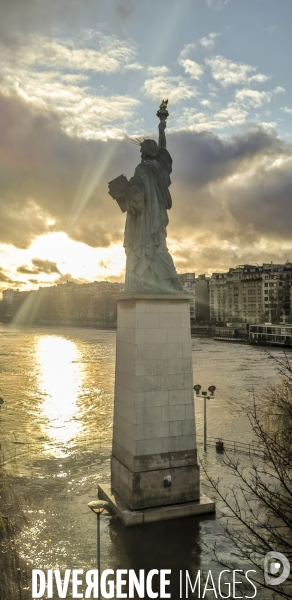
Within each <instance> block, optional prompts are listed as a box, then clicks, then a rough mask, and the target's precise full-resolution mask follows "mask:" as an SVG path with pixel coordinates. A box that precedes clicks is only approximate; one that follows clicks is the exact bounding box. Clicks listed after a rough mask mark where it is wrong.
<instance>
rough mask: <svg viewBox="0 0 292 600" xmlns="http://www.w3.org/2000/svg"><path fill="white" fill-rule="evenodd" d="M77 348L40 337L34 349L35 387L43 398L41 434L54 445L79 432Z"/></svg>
mask: <svg viewBox="0 0 292 600" xmlns="http://www.w3.org/2000/svg"><path fill="white" fill-rule="evenodd" d="M78 359H79V352H78V349H77V346H76V344H74V342H72V341H70V340H66V339H64V338H62V337H59V336H42V337H41V338H40V339H39V340H38V343H37V346H36V361H37V363H38V364H39V367H40V369H39V376H38V386H39V391H40V393H41V394H42V396H43V405H42V410H43V416H44V417H45V418H46V419H47V420H48V427H47V429H46V431H45V432H44V433H45V434H46V435H49V437H50V438H51V439H52V441H56V442H69V441H70V440H72V439H73V438H75V437H76V435H77V434H78V433H80V431H81V424H80V422H79V421H78V393H79V390H80V388H81V385H82V381H83V372H82V367H81V366H80V363H79V362H78Z"/></svg>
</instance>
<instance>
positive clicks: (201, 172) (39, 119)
mask: <svg viewBox="0 0 292 600" xmlns="http://www.w3.org/2000/svg"><path fill="white" fill-rule="evenodd" d="M0 11H1V13H0V14H1V21H0V64H1V70H0V289H6V288H8V287H15V288H17V287H18V288H20V289H33V288H37V287H38V286H43V285H51V284H53V283H58V282H59V283H60V282H63V281H66V280H67V279H69V280H70V279H71V280H75V281H80V282H82V281H93V280H102V279H109V280H112V281H122V280H123V276H124V264H125V257H124V251H123V248H122V243H123V228H124V220H125V216H124V215H122V213H121V212H120V211H119V208H118V206H117V204H116V202H115V201H114V200H112V198H111V197H110V196H109V195H108V193H107V182H108V181H110V180H111V179H114V178H115V177H117V176H118V175H119V174H121V173H124V174H125V175H126V176H127V177H131V175H132V174H133V171H134V168H135V166H136V165H137V164H138V162H139V160H140V154H139V148H138V147H137V146H135V145H133V144H131V143H130V141H129V139H128V137H129V136H144V137H153V138H156V136H157V125H158V119H157V117H156V111H157V108H158V106H159V104H160V102H161V100H162V99H163V98H165V97H167V98H168V99H169V113H170V116H169V119H168V126H167V145H168V149H169V151H170V153H171V155H172V157H173V161H174V164H173V173H172V186H171V194H172V198H173V208H172V210H171V211H170V214H169V217H170V224H169V227H168V246H169V249H170V251H171V253H172V255H173V257H174V260H175V264H176V266H177V270H178V271H179V272H186V271H195V272H196V273H197V274H200V273H208V274H210V273H211V272H213V271H224V270H227V269H228V268H229V267H232V266H236V265H237V264H242V263H259V264H260V263H262V262H270V261H271V260H273V261H275V262H286V261H287V260H292V235H291V231H292V208H291V203H292V135H291V127H292V94H291V92H292V58H291V57H292V47H291V46H292V43H291V22H292V2H291V0H277V2H275V0H180V1H177V0H169V1H168V2H165V1H162V0H147V2H146V1H145V0H50V1H49V2H48V0H25V2H24V1H23V0H0Z"/></svg>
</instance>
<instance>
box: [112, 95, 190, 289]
mask: <svg viewBox="0 0 292 600" xmlns="http://www.w3.org/2000/svg"><path fill="white" fill-rule="evenodd" d="M167 102H168V101H163V102H162V103H161V105H160V107H159V110H158V111H157V116H158V117H159V118H160V123H159V126H158V128H159V140H158V144H157V142H156V141H155V140H149V139H146V140H145V139H144V141H141V142H140V141H139V140H137V144H139V145H140V152H141V162H140V164H139V165H138V166H137V167H136V169H135V173H134V176H133V177H132V178H131V179H130V181H128V180H127V179H126V177H124V176H123V175H121V176H120V177H118V178H117V179H114V180H113V181H111V182H110V183H109V193H110V195H111V196H112V197H113V198H114V199H115V200H117V202H118V203H119V205H120V208H121V210H122V211H123V212H127V220H126V227H125V239H124V248H125V251H126V256H127V263H126V280H125V292H128V293H148V294H149V293H150V294H174V293H182V286H181V283H180V281H179V278H178V276H177V273H176V270H175V266H174V264H173V260H172V258H171V255H170V254H169V252H168V249H167V246H166V235H167V234H166V227H167V225H168V214H167V211H168V210H169V209H170V208H171V206H172V200H171V195H170V192H169V186H170V184H171V180H170V173H171V171H172V159H171V156H170V154H169V152H168V150H167V149H166V138H165V128H166V118H167V116H168V114H169V113H168V111H167V109H166V106H167Z"/></svg>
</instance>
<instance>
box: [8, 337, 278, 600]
mask: <svg viewBox="0 0 292 600" xmlns="http://www.w3.org/2000/svg"><path fill="white" fill-rule="evenodd" d="M192 349H193V365H194V383H200V384H201V385H202V388H203V389H207V387H208V386H209V385H211V384H213V385H216V388H217V390H216V395H215V398H214V400H212V401H211V400H210V401H209V402H208V434H209V435H210V436H213V437H222V438H223V439H231V440H237V441H244V442H251V441H253V434H252V431H251V428H250V426H249V423H248V420H247V418H246V416H245V413H244V409H245V408H246V407H248V406H249V405H250V404H251V402H252V394H253V392H254V394H255V396H256V397H260V395H261V393H262V391H263V390H264V389H265V387H266V386H267V385H268V384H272V383H275V382H276V381H277V378H278V375H277V373H276V370H275V364H274V362H273V361H272V360H271V358H270V357H269V356H268V355H267V353H266V352H265V350H264V349H262V348H254V347H251V346H248V345H243V344H236V345H233V344H228V343H222V342H215V341H213V340H212V339H210V338H197V339H193V341H192ZM279 353H281V351H280V350H276V351H274V350H273V354H279ZM114 365H115V332H113V331H104V330H103V331H99V330H93V329H61V328H34V329H32V328H23V329H17V328H10V327H4V326H3V327H2V328H1V327H0V377H1V379H0V395H1V396H2V397H3V398H4V400H5V405H4V406H3V408H2V411H1V417H0V437H1V444H2V450H4V454H5V455H6V457H8V456H9V457H11V461H10V462H9V465H8V468H9V469H10V472H11V473H12V474H13V478H14V484H15V486H16V489H18V490H19V491H20V492H21V494H22V495H23V498H24V500H23V505H24V508H25V512H26V515H27V517H28V526H27V527H26V528H25V529H24V530H23V532H22V534H21V536H20V540H19V544H20V548H21V553H22V555H23V556H24V557H25V559H26V560H27V562H28V563H29V564H31V565H32V566H33V567H34V568H41V569H47V568H59V569H65V568H81V569H82V568H83V569H84V570H88V569H90V568H94V567H95V561H96V540H95V522H94V515H93V514H92V513H91V512H90V511H89V509H88V508H87V503H88V502H89V501H90V500H92V499H94V498H95V497H96V488H97V483H101V482H109V478H110V439H111V429H112V411H113V389H114ZM259 401H260V400H259ZM196 421H197V433H198V441H199V448H201V441H202V435H203V404H202V401H201V400H200V399H197V400H196ZM28 443H29V446H28ZM14 455H16V457H17V460H16V461H15V460H13V456H14ZM246 460H248V459H246ZM207 465H208V468H209V470H210V472H211V473H212V474H214V473H216V474H219V473H222V474H223V473H224V470H222V465H221V458H220V456H219V455H216V454H215V451H214V446H213V445H212V446H210V447H209V448H208V454H207ZM220 468H221V471H220ZM224 476H225V475H224ZM202 479H203V480H204V477H203V476H202ZM203 484H204V481H203ZM228 484H229V481H228V478H227V479H226V486H228ZM101 539H102V569H105V568H112V569H114V570H115V569H117V568H134V569H135V570H137V569H139V568H143V569H146V570H148V569H150V568H158V569H159V568H171V569H172V571H173V576H172V582H173V586H174V587H173V589H174V591H175V592H174V596H173V597H178V595H177V587H176V586H177V577H178V572H179V569H180V568H181V569H184V570H185V569H188V570H189V571H190V572H195V571H196V570H197V569H198V568H199V567H200V565H201V566H202V567H204V568H211V567H210V565H211V552H210V550H209V549H208V548H207V547H205V546H204V543H207V544H208V545H209V546H212V545H213V544H214V541H219V544H221V547H222V548H221V549H222V551H225V552H226V553H227V554H230V552H231V549H229V547H228V543H227V541H226V539H225V538H224V537H223V536H222V531H221V528H220V525H219V524H218V521H216V519H215V517H205V518H200V519H198V518H192V519H183V520H177V521H176V520H174V521H170V522H164V523H158V524H153V525H148V526H146V527H135V528H129V529H125V528H124V527H123V526H122V525H121V524H120V523H119V521H117V520H116V519H115V518H112V517H110V516H108V515H107V514H103V515H102V519H101ZM203 542H204V543H203ZM68 597H69V596H68ZM257 597H259V598H260V596H259V595H258V596H257ZM263 597H264V596H263Z"/></svg>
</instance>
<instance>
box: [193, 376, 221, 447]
mask: <svg viewBox="0 0 292 600" xmlns="http://www.w3.org/2000/svg"><path fill="white" fill-rule="evenodd" d="M201 388H202V386H201V385H198V384H197V385H194V390H195V392H196V396H197V398H204V452H206V450H207V400H210V399H211V398H214V394H215V390H216V387H215V385H210V386H209V387H208V392H209V396H208V392H203V391H202V392H201ZM200 392H201V393H200Z"/></svg>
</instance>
